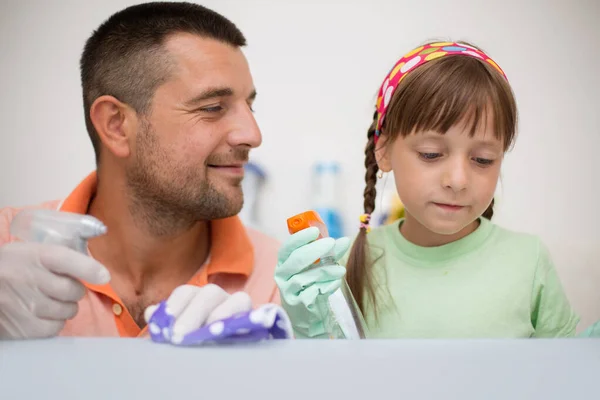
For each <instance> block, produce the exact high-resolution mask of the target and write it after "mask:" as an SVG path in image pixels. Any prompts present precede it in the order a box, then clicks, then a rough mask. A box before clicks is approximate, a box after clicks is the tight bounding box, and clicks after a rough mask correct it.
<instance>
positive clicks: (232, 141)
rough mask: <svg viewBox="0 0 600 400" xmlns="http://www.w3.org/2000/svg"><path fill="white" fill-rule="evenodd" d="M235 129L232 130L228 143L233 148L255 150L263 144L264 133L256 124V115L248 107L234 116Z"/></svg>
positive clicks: (241, 108)
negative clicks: (243, 147) (244, 147)
mask: <svg viewBox="0 0 600 400" xmlns="http://www.w3.org/2000/svg"><path fill="white" fill-rule="evenodd" d="M232 118H233V127H232V129H231V130H230V133H229V136H228V141H229V145H230V146H232V147H237V146H247V147H250V148H255V147H258V146H260V145H261V143H262V133H261V132H260V128H259V127H258V124H257V123H256V119H255V118H254V114H253V113H252V110H251V109H250V107H248V106H244V107H240V109H239V110H238V111H237V112H236V113H235V115H233V116H232Z"/></svg>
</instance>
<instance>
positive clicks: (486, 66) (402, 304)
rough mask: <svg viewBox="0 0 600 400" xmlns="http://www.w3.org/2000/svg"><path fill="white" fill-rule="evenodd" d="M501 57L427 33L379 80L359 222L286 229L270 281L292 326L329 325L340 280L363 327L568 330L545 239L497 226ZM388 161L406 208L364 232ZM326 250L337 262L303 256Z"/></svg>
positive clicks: (446, 333)
mask: <svg viewBox="0 0 600 400" xmlns="http://www.w3.org/2000/svg"><path fill="white" fill-rule="evenodd" d="M516 127H517V107H516V102H515V98H514V95H513V92H512V90H511V87H510V85H509V83H508V81H507V78H506V76H505V74H504V72H503V71H502V69H501V68H500V67H499V66H498V64H496V63H495V62H494V61H493V60H492V59H491V58H489V57H488V56H487V55H486V54H485V53H483V52H482V51H481V50H479V49H477V48H475V47H473V46H471V45H467V44H464V43H429V44H426V45H424V46H420V47H418V48H416V49H414V50H412V51H411V52H409V53H407V54H406V55H405V56H404V57H402V59H400V60H399V61H398V62H397V63H396V64H395V65H394V67H393V68H392V69H391V71H390V72H389V74H388V76H387V77H386V78H385V79H384V81H383V84H382V85H381V88H380V91H379V97H378V100H377V106H376V112H375V115H374V117H373V122H372V124H371V127H370V128H369V130H368V133H367V139H368V143H367V146H366V149H365V167H366V175H365V181H366V188H365V191H364V215H362V216H361V225H360V232H359V234H358V236H357V237H356V239H355V241H354V244H353V246H352V249H351V251H349V252H347V253H348V254H345V256H343V258H342V255H344V253H346V250H347V249H348V247H349V241H348V239H345V238H344V239H339V240H338V241H334V240H333V239H330V238H326V239H321V240H315V239H317V237H318V231H316V228H311V229H306V230H304V231H301V232H298V233H296V234H295V235H292V236H291V237H290V238H289V239H288V240H287V242H286V243H285V244H284V246H283V247H282V249H281V251H280V255H279V264H278V266H277V269H276V273H275V280H276V282H277V284H278V286H279V289H280V293H281V300H282V304H283V306H284V308H285V309H286V311H287V312H288V314H289V316H290V318H291V320H292V323H293V326H294V330H295V334H296V337H312V338H314V337H326V336H327V333H326V329H325V326H326V324H325V321H324V320H323V318H324V317H323V315H322V314H321V311H322V309H321V308H320V304H321V305H322V301H323V299H324V298H325V299H326V298H327V297H328V296H329V295H330V294H331V293H333V292H334V291H335V290H336V289H337V288H338V287H340V284H341V280H342V279H344V275H345V278H346V280H347V283H348V286H349V287H350V289H351V291H352V293H353V295H354V298H355V300H356V302H357V304H358V306H359V308H360V310H361V311H362V313H363V315H364V318H365V321H366V324H367V330H368V336H367V337H370V338H433V337H438V338H451V337H455V338H466V337H474V338H484V337H503V338H509V337H512V338H528V337H568V336H573V335H574V334H575V329H576V326H577V324H578V321H579V318H578V317H577V316H576V315H575V313H574V312H573V310H572V309H571V307H570V306H569V302H568V300H567V298H566V296H565V294H564V292H563V288H562V287H561V283H560V281H559V279H558V277H557V274H556V271H555V269H554V266H553V264H552V261H551V259H550V256H549V253H548V250H547V249H546V247H545V246H544V245H543V244H542V242H541V241H540V240H539V239H538V238H537V237H535V236H532V235H529V234H524V233H517V232H512V231H509V230H507V229H503V228H501V227H499V226H496V225H494V224H493V223H492V222H491V221H490V219H491V217H492V215H493V196H494V192H495V190H496V185H497V182H498V178H499V175H500V168H501V165H502V161H503V156H504V154H505V152H506V151H507V150H508V149H509V148H510V147H511V145H512V144H513V141H514V139H515V133H516ZM390 171H393V175H394V178H395V181H396V182H395V183H396V188H397V191H398V195H399V197H400V198H401V200H402V203H403V204H404V206H405V217H404V218H402V219H400V220H399V221H397V222H395V223H393V224H391V225H387V226H383V227H380V228H377V229H374V230H372V231H370V229H369V219H370V215H371V213H372V212H373V210H374V209H375V197H376V192H375V185H376V181H377V178H381V176H382V175H381V174H382V173H385V172H390ZM331 249H333V250H334V252H335V254H336V257H335V258H336V259H337V260H340V261H339V264H341V265H345V266H346V268H344V267H342V266H340V265H331V266H327V267H321V268H316V269H315V268H309V266H310V265H311V264H312V263H313V262H314V261H315V260H317V259H318V258H321V257H323V256H324V255H325V254H326V253H327V252H328V251H330V250H331Z"/></svg>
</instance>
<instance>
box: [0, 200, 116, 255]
mask: <svg viewBox="0 0 600 400" xmlns="http://www.w3.org/2000/svg"><path fill="white" fill-rule="evenodd" d="M106 231H107V229H106V226H105V225H104V224H103V223H102V222H101V221H100V220H98V219H97V218H94V217H92V216H90V215H82V214H73V213H67V212H62V211H56V210H39V209H26V210H23V211H21V212H19V213H18V214H17V215H16V216H15V217H14V219H13V221H12V223H11V226H10V233H11V235H13V236H15V237H17V238H19V239H21V240H23V241H26V242H36V243H49V244H56V245H62V246H67V247H69V248H71V249H73V250H76V251H80V252H82V253H84V254H87V240H88V239H91V238H94V237H97V236H101V235H104V234H105V233H106Z"/></svg>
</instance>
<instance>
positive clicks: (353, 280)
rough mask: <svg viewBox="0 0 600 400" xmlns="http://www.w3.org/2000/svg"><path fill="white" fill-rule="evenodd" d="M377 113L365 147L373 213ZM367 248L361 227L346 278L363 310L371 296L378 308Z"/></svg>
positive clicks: (368, 209)
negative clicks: (367, 298) (365, 296)
mask: <svg viewBox="0 0 600 400" xmlns="http://www.w3.org/2000/svg"><path fill="white" fill-rule="evenodd" d="M376 117H377V114H375V116H374V117H373V123H372V124H371V127H370V128H369V131H368V133H367V140H368V141H367V146H366V147H365V168H366V170H367V171H366V173H365V183H366V186H365V191H364V210H365V214H371V213H373V211H374V210H375V198H376V197H377V189H376V187H375V185H376V184H377V171H378V170H379V167H378V166H377V159H376V158H375V140H374V139H375V122H376ZM367 252H368V249H367V230H366V228H360V231H359V233H358V236H357V237H356V240H355V241H354V244H353V246H352V250H351V251H350V257H349V259H348V264H347V266H346V268H347V271H348V272H347V275H346V280H347V281H348V286H349V287H350V290H351V291H352V294H353V296H354V299H355V300H356V304H358V307H359V308H360V310H361V312H362V313H363V314H364V312H365V298H364V294H365V292H366V294H367V296H368V297H369V298H370V300H371V302H372V304H373V307H374V309H376V298H375V288H374V285H373V276H372V274H371V266H370V265H368V264H369V263H368V261H367V260H368V259H367V257H368V254H367Z"/></svg>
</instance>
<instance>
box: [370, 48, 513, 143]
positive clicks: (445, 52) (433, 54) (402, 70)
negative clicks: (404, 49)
mask: <svg viewBox="0 0 600 400" xmlns="http://www.w3.org/2000/svg"><path fill="white" fill-rule="evenodd" d="M454 55H461V56H469V57H475V58H479V59H480V60H482V61H486V62H488V63H489V64H490V65H492V66H494V67H495V68H496V69H497V70H498V71H499V72H500V73H501V74H502V76H503V77H504V78H505V79H507V78H506V75H505V74H504V71H502V69H501V68H500V67H499V66H498V64H496V63H495V62H494V60H492V59H491V58H489V57H488V56H487V55H486V54H485V53H483V52H482V51H481V50H478V49H476V48H474V47H471V46H467V45H464V44H462V43H455V42H443V43H431V44H426V45H424V46H420V47H418V48H416V49H414V50H412V51H410V52H409V53H407V54H405V55H404V56H403V57H402V58H401V59H400V60H398V62H396V64H395V65H394V67H393V68H392V69H391V71H390V73H389V74H388V75H387V76H386V78H385V80H384V81H383V84H382V85H381V88H380V89H379V95H378V96H377V125H376V128H375V138H374V140H375V143H377V140H378V139H379V135H381V127H382V125H383V121H384V119H385V113H386V111H387V108H388V105H389V104H390V100H391V98H392V95H393V94H394V91H395V90H396V88H397V87H398V84H399V83H400V82H401V81H402V79H404V77H405V76H406V75H408V73H409V72H410V71H412V70H414V69H415V68H417V67H418V66H420V65H423V64H425V63H426V62H428V61H431V60H435V59H436V58H439V57H444V56H454Z"/></svg>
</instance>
